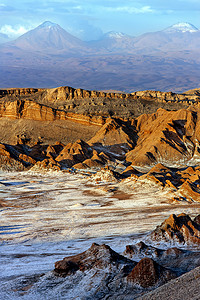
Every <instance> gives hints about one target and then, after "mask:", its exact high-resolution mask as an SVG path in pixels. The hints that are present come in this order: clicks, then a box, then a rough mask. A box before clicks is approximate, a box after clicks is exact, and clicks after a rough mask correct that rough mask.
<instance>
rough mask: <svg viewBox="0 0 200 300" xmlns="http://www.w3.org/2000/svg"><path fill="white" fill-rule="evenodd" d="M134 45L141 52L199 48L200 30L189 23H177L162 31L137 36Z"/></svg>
mask: <svg viewBox="0 0 200 300" xmlns="http://www.w3.org/2000/svg"><path fill="white" fill-rule="evenodd" d="M134 46H135V48H136V49H137V50H139V51H141V52H142V53H145V52H148V53H152V52H157V51H164V52H169V51H183V50H199V49H200V30H198V29H197V28H196V27H195V26H194V25H192V24H189V23H177V24H174V25H173V26H171V27H168V28H166V29H164V30H162V31H157V32H151V33H145V34H143V35H141V36H139V37H137V38H136V39H135V44H134ZM141 52H140V53H141Z"/></svg>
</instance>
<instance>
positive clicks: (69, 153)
mask: <svg viewBox="0 0 200 300" xmlns="http://www.w3.org/2000/svg"><path fill="white" fill-rule="evenodd" d="M6 93H7V94H6ZM156 93H157V94H156ZM192 93H193V94H195V95H197V94H198V91H196V90H195V91H190V92H189V95H190V94H192ZM100 95H101V97H100ZM122 95H123V97H124V98H123V99H121V98H120V97H122ZM159 95H160V94H158V92H154V93H153V94H152V95H151V97H154V98H152V99H151V100H148V101H147V100H145V98H141V99H139V100H134V99H131V98H129V96H130V95H129V96H127V95H125V94H116V93H104V92H93V91H91V92H89V91H84V90H81V89H72V88H69V87H62V88H57V89H51V90H42V89H41V90H38V89H11V90H6V91H2V90H1V96H2V97H1V101H0V123H1V124H2V131H1V135H2V137H1V140H2V143H1V151H0V156H1V157H0V159H1V162H2V163H1V169H4V170H5V169H7V170H12V169H17V170H24V169H27V168H28V169H32V170H51V169H53V170H64V169H70V168H73V170H80V169H91V168H92V169H93V170H95V171H100V170H101V168H104V167H107V168H109V169H110V171H109V172H113V171H114V172H115V174H114V175H113V176H111V177H113V178H114V177H116V178H117V180H126V179H125V178H127V177H129V179H128V180H129V181H131V182H132V184H133V185H134V184H135V183H136V184H138V183H145V182H146V183H150V184H156V185H157V186H158V188H160V189H161V190H163V191H165V192H166V193H168V195H169V199H171V201H172V202H177V201H178V202H179V201H185V200H187V201H190V202H192V201H199V193H200V186H199V176H200V171H199V167H198V164H199V161H200V154H199V153H200V150H199V149H200V136H199V126H200V123H199V120H200V111H199V109H198V102H197V101H196V100H195V101H196V102H195V103H196V105H192V106H190V107H188V108H185V107H184V108H181V109H179V110H172V109H173V108H176V105H177V103H174V104H172V103H170V105H171V106H170V107H171V110H166V109H164V108H159V109H157V111H155V112H153V113H148V112H149V107H150V108H151V110H154V109H155V108H157V106H155V103H159V102H156V101H157V100H156V99H157V98H159ZM167 95H170V93H168V94H167ZM103 96H105V97H103ZM73 97H74V98H73ZM87 97H88V98H87ZM95 97H96V98H95ZM109 97H110V98H109ZM112 97H113V98H112ZM116 97H118V98H116ZM130 97H131V96H130ZM142 97H143V96H142ZM145 97H147V95H146V96H145ZM149 97H150V96H149ZM155 97H157V98H155ZM165 98H166V93H165ZM70 99H71V100H72V102H73V101H78V102H73V105H74V110H73V111H72V110H70V108H67V104H66V103H68V101H71V100H70ZM95 99H96V100H95ZM117 99H118V100H119V99H120V102H119V103H118V102H117V101H118V100H117ZM91 101H94V103H93V104H94V105H93V106H92V105H91V103H92V102H91ZM98 101H100V102H101V101H102V103H104V102H105V103H104V105H103V107H105V110H104V111H101V113H100V111H98V110H97V113H96V114H95V113H94V112H95V109H96V107H101V106H100V105H99V102H98ZM106 101H108V102H106ZM121 101H122V102H121ZM124 101H128V102H124ZM142 101H147V102H142ZM166 101H168V100H166ZM86 102H87V103H88V104H87V105H88V106H89V107H93V112H92V110H91V111H90V113H88V111H87V106H85V103H86ZM70 103H71V102H70ZM75 103H76V104H75ZM109 103H110V104H109ZM117 103H118V104H117ZM120 103H121V104H120ZM122 103H124V106H120V105H122ZM127 103H129V104H130V107H131V106H132V107H134V106H136V108H135V109H136V111H137V114H140V115H139V116H138V117H134V115H132V116H131V114H132V112H131V110H130V107H129V106H127V107H126V105H125V104H127ZM138 103H140V104H141V105H142V103H143V109H144V108H145V109H146V111H147V113H145V114H142V113H141V112H140V111H139V110H138V106H137V104H138ZM145 103H146V104H145ZM147 103H148V105H147ZM111 104H112V105H111ZM161 104H162V103H161ZM174 105H175V106H174ZM178 105H179V104H178ZM146 106H147V107H146ZM61 107H62V109H61ZM63 107H65V109H64V108H63ZM76 107H78V109H77V110H76ZM80 107H81V109H80ZM120 107H121V109H122V112H121V111H120V110H119V108H120ZM123 108H124V109H125V110H123ZM77 111H81V112H82V113H77ZM115 112H117V116H115ZM125 113H127V115H126V117H125ZM128 113H129V114H128ZM118 115H119V116H118ZM128 116H129V117H128ZM7 124H10V126H13V127H11V128H13V130H10V128H9V132H8V131H7V130H8V126H7ZM22 124H23V126H22ZM80 124H81V125H80ZM37 126H40V127H39V130H38V129H36V128H37ZM3 128H4V129H3ZM29 128H31V130H29ZM16 129H17V130H16ZM22 129H23V130H22ZM15 133H16V134H15ZM42 133H43V134H44V135H43V134H42ZM69 133H70V134H69ZM45 134H46V135H45ZM46 136H47V137H46ZM55 137H58V141H57V140H56V139H55ZM79 137H81V138H79ZM6 139H7V140H6ZM7 141H8V142H7ZM10 141H12V143H10ZM100 172H101V173H102V172H103V173H104V171H103V170H102V171H100ZM106 172H108V170H107V171H106ZM103 173H102V176H101V174H97V177H98V178H101V177H102V178H103V177H105V176H104V175H103ZM116 174H118V175H116ZM109 176H110V175H109ZM109 176H108V177H109Z"/></svg>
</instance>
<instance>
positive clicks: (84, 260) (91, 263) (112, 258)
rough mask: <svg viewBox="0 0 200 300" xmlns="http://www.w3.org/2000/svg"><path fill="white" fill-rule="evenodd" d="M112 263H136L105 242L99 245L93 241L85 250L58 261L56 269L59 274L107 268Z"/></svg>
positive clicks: (131, 264) (132, 264)
mask: <svg viewBox="0 0 200 300" xmlns="http://www.w3.org/2000/svg"><path fill="white" fill-rule="evenodd" d="M110 265H115V266H118V265H129V266H134V265H135V263H134V262H133V261H131V260H129V259H128V258H125V257H124V256H122V255H120V254H118V253H117V252H115V251H114V250H112V249H111V248H110V247H109V246H107V245H105V244H103V245H98V244H96V243H93V244H92V246H91V247H90V248H89V249H88V250H86V251H85V252H83V253H80V254H77V255H74V256H70V257H65V258H64V259H63V260H61V261H57V262H56V263H55V270H54V271H55V272H56V273H58V274H60V273H62V274H65V275H68V274H69V273H70V272H75V271H77V270H80V271H83V272H84V271H86V270H90V269H92V268H97V269H105V268H107V267H108V266H110Z"/></svg>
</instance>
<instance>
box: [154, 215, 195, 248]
mask: <svg viewBox="0 0 200 300" xmlns="http://www.w3.org/2000/svg"><path fill="white" fill-rule="evenodd" d="M149 238H150V239H151V241H155V242H159V243H166V244H168V243H169V244H175V245H177V244H182V245H186V246H194V247H197V248H199V247H200V225H199V224H198V223H197V222H195V221H194V220H192V219H191V218H190V217H189V216H188V215H186V214H184V213H183V214H180V215H178V216H176V215H174V214H173V215H171V216H170V217H169V218H168V219H166V220H165V221H164V222H163V223H162V224H161V225H160V226H157V227H156V229H155V230H154V231H153V232H152V233H151V234H150V236H149Z"/></svg>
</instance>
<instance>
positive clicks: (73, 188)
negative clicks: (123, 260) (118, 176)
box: [0, 172, 200, 300]
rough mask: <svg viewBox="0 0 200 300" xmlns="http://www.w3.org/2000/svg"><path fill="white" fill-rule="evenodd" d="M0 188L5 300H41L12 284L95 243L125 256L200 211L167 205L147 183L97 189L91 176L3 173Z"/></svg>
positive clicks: (0, 268)
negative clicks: (169, 223) (167, 224)
mask: <svg viewBox="0 0 200 300" xmlns="http://www.w3.org/2000/svg"><path fill="white" fill-rule="evenodd" d="M0 183H1V186H0V200H2V201H4V203H6V204H7V206H5V207H1V209H0V213H1V225H0V238H1V254H0V280H1V287H0V295H1V297H0V298H1V299H40V300H41V298H40V297H39V295H38V294H37V295H36V294H35V296H34V294H33V293H32V292H29V291H27V292H24V293H21V294H20V293H19V291H14V290H13V282H15V280H19V279H20V278H21V279H22V281H23V279H24V280H25V278H26V280H27V276H29V277H30V276H35V275H36V274H42V273H46V272H48V271H51V270H53V268H54V263H55V261H57V260H60V259H62V258H63V257H65V256H69V255H73V254H76V253H80V252H82V251H84V250H86V249H87V248H89V247H90V246H91V244H92V243H93V242H97V243H99V244H101V243H105V244H108V245H110V246H111V248H113V249H114V250H115V251H118V252H123V251H124V250H125V246H126V245H127V244H133V243H135V242H136V241H139V240H140V239H141V238H142V235H143V234H146V233H148V232H149V231H151V230H153V229H154V228H155V227H156V226H157V225H158V224H160V223H161V222H162V221H163V220H164V219H165V218H167V217H168V216H169V215H170V214H172V213H180V212H185V213H187V214H190V215H191V216H193V215H197V214H199V207H200V204H194V205H191V204H187V203H185V204H180V205H177V204H176V205H172V204H169V203H168V197H167V194H165V193H164V192H162V191H161V190H159V189H158V188H157V187H156V186H155V185H152V184H151V183H149V182H144V183H142V184H133V180H127V181H124V182H123V183H117V182H114V183H113V182H108V181H105V182H104V181H101V182H100V183H99V184H98V183H97V182H96V181H95V180H92V178H91V177H89V176H87V174H86V175H82V174H78V175H77V174H69V173H62V172H50V173H47V174H39V173H30V172H21V173H1V174H0ZM47 295H50V294H49V293H47ZM58 295H59V293H58ZM54 296H55V295H54ZM45 299H51V298H49V296H47V298H45ZM52 299H53V298H52ZM54 299H61V298H59V297H58V298H54Z"/></svg>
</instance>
